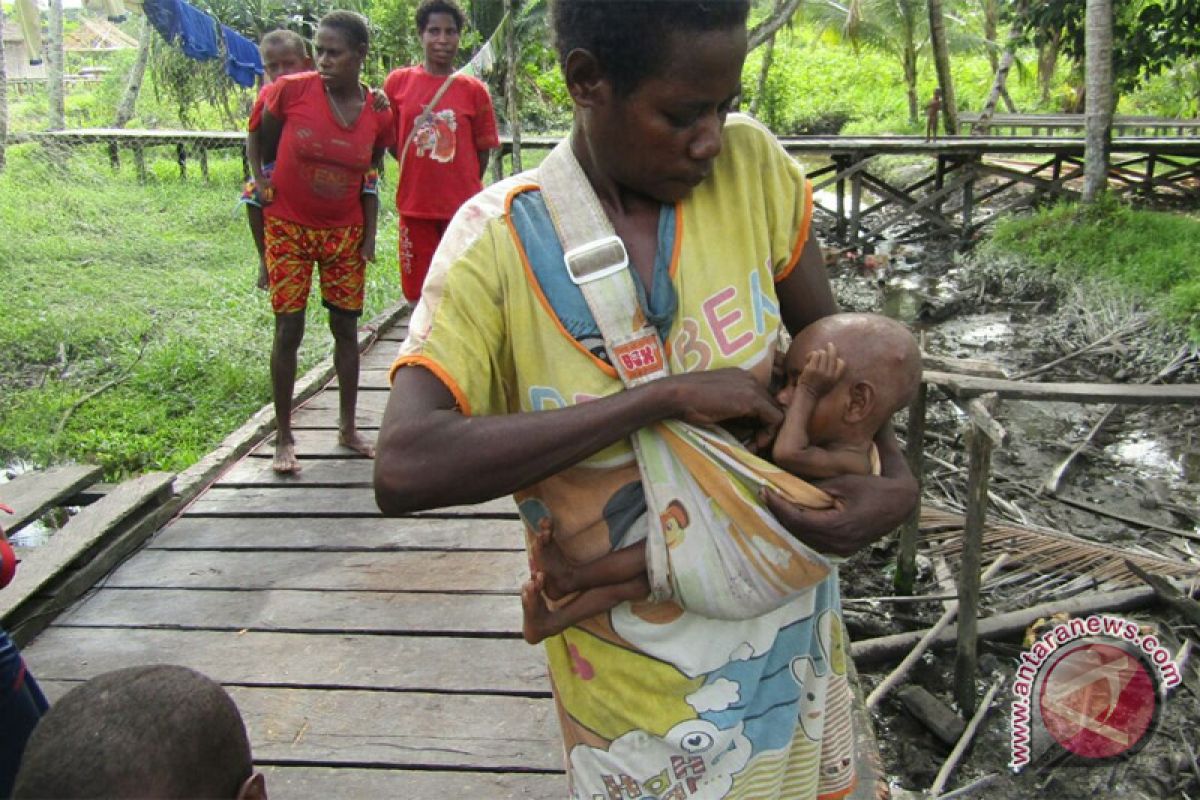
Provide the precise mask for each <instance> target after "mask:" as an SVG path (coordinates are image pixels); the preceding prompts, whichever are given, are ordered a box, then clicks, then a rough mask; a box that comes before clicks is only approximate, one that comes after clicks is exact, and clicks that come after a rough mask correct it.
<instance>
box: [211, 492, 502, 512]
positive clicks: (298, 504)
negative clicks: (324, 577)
mask: <svg viewBox="0 0 1200 800" xmlns="http://www.w3.org/2000/svg"><path fill="white" fill-rule="evenodd" d="M516 513H517V508H516V505H514V504H513V501H512V498H510V497H498V498H496V499H495V500H488V501H486V502H484V503H479V504H477V505H470V506H451V507H449V508H441V509H432V510H429V511H419V512H415V513H414V514H412V515H409V516H411V517H412V518H421V517H455V516H461V517H471V516H474V517H481V518H510V519H511V518H514V517H515V516H516ZM187 514H188V515H189V516H215V515H230V516H258V517H322V516H323V517H331V516H339V517H351V516H355V517H381V516H382V515H381V514H380V513H379V507H378V506H376V505H375V496H374V494H372V493H371V491H370V490H367V489H345V488H337V487H333V488H326V489H320V490H313V489H305V488H303V487H299V486H297V487H283V486H263V487H255V488H245V489H226V488H222V487H216V488H213V489H209V490H208V491H207V492H205V493H204V494H203V495H201V496H200V497H199V498H197V500H196V502H195V503H193V504H192V505H191V506H190V507H189V508H188V510H187Z"/></svg>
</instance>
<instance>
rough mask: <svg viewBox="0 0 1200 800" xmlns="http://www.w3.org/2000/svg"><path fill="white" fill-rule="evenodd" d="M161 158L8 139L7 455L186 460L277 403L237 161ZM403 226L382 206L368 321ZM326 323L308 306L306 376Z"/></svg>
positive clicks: (119, 462) (3, 456) (149, 463)
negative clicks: (181, 162) (144, 167)
mask: <svg viewBox="0 0 1200 800" xmlns="http://www.w3.org/2000/svg"><path fill="white" fill-rule="evenodd" d="M161 154H162V156H163V157H162V159H161V160H156V161H152V162H150V164H149V165H148V166H149V167H150V175H151V177H150V179H149V181H148V183H147V184H145V185H141V184H139V183H138V182H137V179H136V177H135V176H134V174H133V172H134V171H133V168H132V165H129V164H126V165H125V166H123V168H122V170H121V171H120V172H119V173H117V174H113V173H112V172H111V171H110V170H109V168H108V166H107V163H106V158H105V157H104V155H103V154H102V153H101V152H99V151H94V152H92V153H84V152H77V153H76V154H75V155H74V156H73V157H72V158H71V159H70V160H69V161H68V160H66V159H64V158H63V156H62V155H61V154H50V155H51V158H50V159H47V157H46V154H45V153H43V152H42V151H41V150H40V148H37V147H35V146H32V145H22V146H20V147H15V148H11V149H10V155H9V166H8V169H7V170H6V171H5V172H4V173H2V174H0V229H2V230H5V231H20V235H13V236H4V237H0V281H3V282H4V285H5V286H6V287H7V288H6V290H5V298H6V304H7V313H6V314H4V315H3V318H2V319H0V386H3V387H4V389H3V392H0V460H2V461H9V460H12V459H14V458H20V459H23V460H26V461H30V462H33V463H35V464H38V465H44V464H49V463H53V462H57V461H62V460H66V459H74V460H79V461H97V462H98V463H100V464H102V465H103V466H104V467H105V470H106V473H107V475H108V477H109V478H110V479H116V478H119V477H121V476H123V475H126V474H130V473H134V472H138V471H141V470H145V469H168V470H178V469H182V468H185V467H187V466H188V465H189V464H191V463H192V462H194V461H195V460H196V459H197V458H198V457H200V456H201V455H203V454H204V453H206V452H208V451H209V450H211V449H212V448H213V447H214V446H215V445H216V444H217V443H219V442H220V441H221V439H223V438H224V437H225V436H226V435H227V434H228V433H229V432H230V431H232V430H234V429H235V428H237V427H238V426H239V425H241V424H242V423H243V422H244V421H245V420H246V418H247V417H249V416H250V415H251V414H252V413H254V412H255V411H257V410H258V409H259V408H260V407H261V406H263V405H264V404H266V403H267V402H269V401H270V384H269V379H268V359H269V353H270V347H271V339H272V332H273V325H274V322H273V317H272V314H271V312H270V306H269V302H268V300H267V296H266V294H265V293H263V292H260V291H258V290H256V289H255V288H254V286H253V285H254V278H255V272H256V270H257V255H256V254H255V252H254V247H253V244H252V243H251V240H250V236H249V231H248V230H247V226H246V222H245V213H244V212H243V211H242V210H241V209H240V208H238V207H237V206H236V204H235V200H236V197H237V193H238V190H239V185H240V182H241V164H240V161H239V160H238V159H237V158H221V157H217V156H213V157H211V158H210V171H211V176H212V177H211V182H210V183H205V182H203V181H202V180H201V179H200V178H199V176H197V175H195V174H194V173H195V170H194V169H193V171H192V172H193V174H192V175H191V176H190V177H189V178H188V179H186V180H181V179H180V178H179V174H178V169H177V167H176V165H175V164H174V163H173V161H172V159H171V158H170V156H171V151H170V150H169V149H163V150H162V151H161ZM385 205H386V204H385ZM395 232H396V225H395V216H394V211H390V210H385V212H384V218H383V219H381V222H380V242H379V246H378V253H379V259H380V260H379V262H378V263H376V264H374V265H372V266H370V267H369V269H368V292H367V309H366V312H365V317H366V318H368V319H369V318H370V317H371V316H372V315H374V314H376V313H378V312H379V310H380V309H382V308H383V307H384V306H386V305H388V304H390V303H392V302H394V301H395V300H396V299H397V298H398V296H399V286H398V284H399V280H398V276H397V270H396V238H395V237H396V233H395ZM326 319H327V312H326V311H325V310H324V308H322V307H321V306H320V303H319V302H317V301H316V300H315V299H314V300H313V301H312V302H310V303H309V316H308V332H307V334H306V336H305V340H304V344H303V345H302V347H301V351H300V358H301V364H300V368H301V370H302V371H303V370H306V369H308V368H311V367H312V366H313V365H314V364H315V363H316V362H317V361H319V360H320V359H322V358H324V357H325V356H326V355H328V353H329V352H330V351H331V345H332V340H331V337H330V335H329V333H328V327H327V322H326ZM117 378H124V379H123V380H122V381H121V382H120V383H119V384H117V385H115V386H113V387H111V388H109V389H107V390H106V391H104V392H102V393H101V394H98V395H97V396H95V397H93V398H91V399H89V400H87V401H86V402H85V403H83V405H81V406H80V407H79V409H78V410H77V411H75V412H74V413H73V414H72V415H71V416H70V418H69V420H68V421H67V423H66V425H65V427H64V429H63V431H62V433H61V434H59V435H56V433H55V431H56V428H57V426H58V425H59V423H60V420H61V419H63V417H64V415H65V414H67V412H68V409H70V408H71V406H72V405H73V404H75V403H77V402H79V401H80V400H82V399H83V398H85V397H86V396H87V395H88V394H89V393H91V392H93V391H95V390H96V389H98V388H100V387H102V386H104V385H105V384H106V383H108V382H110V381H113V380H114V379H117Z"/></svg>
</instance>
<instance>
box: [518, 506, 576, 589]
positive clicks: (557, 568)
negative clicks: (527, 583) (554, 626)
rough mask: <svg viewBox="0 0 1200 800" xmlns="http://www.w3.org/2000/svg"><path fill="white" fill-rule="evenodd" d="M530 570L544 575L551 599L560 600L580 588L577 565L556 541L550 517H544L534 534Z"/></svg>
mask: <svg viewBox="0 0 1200 800" xmlns="http://www.w3.org/2000/svg"><path fill="white" fill-rule="evenodd" d="M529 571H530V572H532V573H534V574H535V575H536V574H538V573H541V574H542V575H543V576H544V579H545V585H544V586H543V589H544V591H545V592H546V596H547V597H549V598H550V599H551V600H559V599H561V598H562V597H564V596H565V595H568V594H570V593H571V592H574V591H576V590H577V589H578V588H579V587H578V586H576V585H575V580H574V578H575V565H574V564H573V563H572V562H571V560H570V559H568V558H567V557H566V556H565V555H563V551H562V550H560V549H559V547H558V545H557V544H555V543H554V531H553V526H552V524H551V522H550V519H549V518H548V517H543V518H542V521H541V522H540V523H539V524H538V529H537V532H535V533H534V534H533V543H532V545H531V546H530V548H529Z"/></svg>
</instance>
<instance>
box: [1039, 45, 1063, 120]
mask: <svg viewBox="0 0 1200 800" xmlns="http://www.w3.org/2000/svg"><path fill="white" fill-rule="evenodd" d="M1060 41H1061V34H1060V33H1058V32H1057V31H1056V32H1055V33H1053V34H1052V35H1051V36H1050V38H1049V39H1048V40H1047V41H1045V42H1043V43H1042V46H1041V47H1040V48H1038V87H1039V88H1040V89H1041V92H1042V102H1043V103H1048V102H1050V90H1051V88H1052V87H1053V86H1054V73H1055V72H1057V71H1058V45H1059V42H1060Z"/></svg>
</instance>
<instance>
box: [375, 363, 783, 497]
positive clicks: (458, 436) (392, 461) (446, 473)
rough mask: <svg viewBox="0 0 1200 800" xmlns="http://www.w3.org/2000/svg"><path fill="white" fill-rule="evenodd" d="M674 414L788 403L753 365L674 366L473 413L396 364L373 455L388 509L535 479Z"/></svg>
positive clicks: (755, 414) (692, 416) (483, 493)
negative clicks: (585, 395) (587, 395)
mask: <svg viewBox="0 0 1200 800" xmlns="http://www.w3.org/2000/svg"><path fill="white" fill-rule="evenodd" d="M669 417H677V418H680V419H684V420H687V421H688V422H692V423H696V424H701V425H711V424H715V423H717V422H720V421H723V420H726V419H734V418H747V417H748V418H753V419H756V420H757V421H759V422H760V423H761V424H763V425H766V426H771V427H776V426H778V425H779V423H780V422H781V420H782V417H783V413H782V411H780V409H779V408H778V406H776V404H775V403H774V401H773V400H772V399H771V397H770V395H769V394H768V393H767V392H766V390H765V389H763V387H762V386H761V385H760V384H759V383H758V381H756V380H755V379H754V378H753V377H752V376H751V375H750V373H749V372H747V371H745V370H741V369H723V370H715V371H712V372H695V373H688V374H685V375H675V376H671V377H668V378H663V379H662V380H658V381H654V382H652V383H649V384H644V385H642V386H638V387H636V388H633V389H627V390H625V391H622V392H617V393H616V394H613V395H610V396H608V397H604V398H600V399H598V400H592V401H589V402H586V403H580V404H578V405H574V406H569V407H567V408H563V409H557V410H552V411H537V412H523V413H517V414H505V415H496V416H479V417H467V416H464V415H463V414H461V413H459V412H458V411H457V410H456V409H455V400H454V396H453V395H452V394H451V393H450V391H449V389H447V388H446V386H445V384H443V383H442V382H441V380H439V379H438V378H437V377H436V376H435V375H434V374H433V373H432V372H430V371H429V370H427V369H425V368H423V367H412V366H410V367H404V368H403V369H400V370H399V371H398V372H397V373H396V377H395V380H394V382H393V383H392V392H391V396H390V398H389V399H388V405H387V409H386V411H385V412H384V416H383V425H382V428H381V430H380V432H379V441H378V444H377V446H376V457H375V500H376V502H377V503H378V504H379V508H380V509H381V510H382V511H383V513H384V514H388V515H397V514H402V513H405V512H407V511H414V510H418V509H422V508H437V507H439V506H447V505H460V504H466V503H478V502H482V501H484V500H488V499H491V498H493V497H499V496H501V495H504V494H511V493H512V492H514V491H516V490H518V489H521V488H524V487H526V486H529V485H531V484H534V483H536V482H538V481H540V480H542V479H544V478H546V477H549V476H550V475H554V474H555V473H558V472H561V471H562V470H564V469H566V468H567V467H570V466H571V465H573V464H576V463H578V462H580V461H582V460H583V459H585V458H587V457H588V456H590V455H592V454H593V453H596V452H599V451H600V450H602V449H604V448H605V447H607V446H608V445H610V444H612V443H614V442H617V441H619V440H621V439H624V438H625V437H627V436H629V435H630V434H631V433H633V432H634V431H636V430H638V429H639V428H643V427H645V426H646V425H649V424H651V423H653V422H657V421H658V420H661V419H666V418H669Z"/></svg>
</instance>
